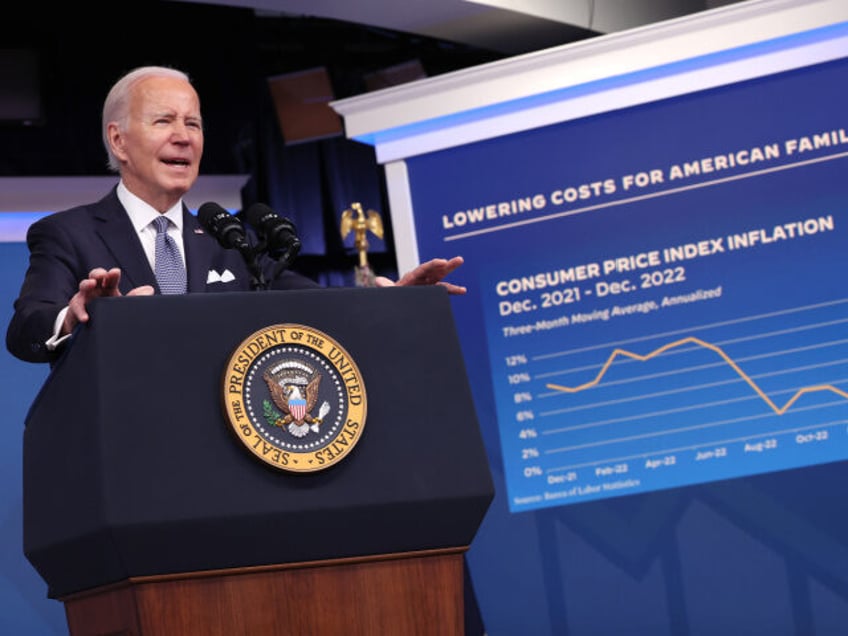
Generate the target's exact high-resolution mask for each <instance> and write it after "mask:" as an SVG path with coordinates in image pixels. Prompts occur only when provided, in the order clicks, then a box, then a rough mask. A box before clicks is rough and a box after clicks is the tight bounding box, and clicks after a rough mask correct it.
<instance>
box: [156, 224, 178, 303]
mask: <svg viewBox="0 0 848 636" xmlns="http://www.w3.org/2000/svg"><path fill="white" fill-rule="evenodd" d="M154 223H155V224H156V257H155V261H156V280H157V281H158V282H159V289H160V290H161V291H162V293H163V294H184V293H185V291H186V273H185V267H184V266H183V259H182V257H181V256H180V249H179V248H178V247H177V243H176V241H174V239H173V238H171V237H170V236H168V225H169V224H170V221H169V220H168V217H167V216H165V215H164V214H161V215H159V216H158V217H157V218H156V220H155V221H154Z"/></svg>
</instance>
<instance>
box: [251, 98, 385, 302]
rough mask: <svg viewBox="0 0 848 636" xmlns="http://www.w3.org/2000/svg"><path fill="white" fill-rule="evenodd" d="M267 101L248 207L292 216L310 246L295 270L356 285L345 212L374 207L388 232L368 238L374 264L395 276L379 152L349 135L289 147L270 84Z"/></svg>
mask: <svg viewBox="0 0 848 636" xmlns="http://www.w3.org/2000/svg"><path fill="white" fill-rule="evenodd" d="M262 102H263V104H264V107H263V110H262V113H261V114H260V117H259V123H258V126H257V130H258V133H257V139H256V141H255V142H254V146H255V148H254V156H255V157H256V158H255V164H254V165H253V166H252V167H251V169H250V174H251V180H250V183H249V184H248V185H247V187H246V188H245V191H244V192H243V197H242V198H243V202H244V205H245V207H246V206H247V205H249V204H250V203H253V202H255V201H260V202H262V203H266V204H267V205H269V206H270V207H271V209H273V210H274V211H275V212H276V213H277V214H279V215H281V216H284V217H287V218H289V219H291V220H292V221H293V222H294V223H295V225H296V227H297V230H298V236H299V237H300V239H301V242H302V243H303V247H302V249H301V253H300V256H299V257H298V259H297V261H296V262H295V264H294V265H293V267H292V269H295V270H297V271H299V272H300V273H303V274H305V275H307V276H309V277H310V278H313V279H314V280H316V281H318V282H319V283H321V284H323V285H326V286H328V287H342V286H352V285H354V266H355V265H356V264H357V262H358V254H357V252H356V250H355V248H354V246H353V239H354V237H353V234H352V233H351V234H350V235H348V236H347V237H346V238H345V239H344V240H342V236H341V232H340V229H339V225H340V221H341V215H342V212H343V211H344V210H346V209H348V208H350V207H351V204H352V203H354V202H358V203H360V204H361V205H362V208H363V210H365V211H367V210H375V211H377V212H378V213H379V214H380V216H381V217H382V219H383V226H384V234H383V239H382V240H381V239H379V238H378V237H377V236H375V235H374V234H371V233H369V234H368V236H367V240H368V262H369V264H370V265H371V267H372V269H374V271H375V273H376V274H377V275H383V276H389V277H390V278H393V279H396V278H397V265H396V260H395V255H394V248H393V241H392V236H391V220H390V218H389V211H388V204H387V198H386V189H385V177H384V173H383V168H382V166H380V165H379V164H378V163H377V160H376V155H375V152H374V149H373V148H372V147H371V146H369V145H367V144H362V143H359V142H356V141H352V140H350V139H347V138H346V137H344V136H343V135H338V136H335V137H330V138H325V139H317V140H314V141H308V142H299V143H296V144H287V143H286V141H285V139H284V138H283V135H282V132H281V130H280V126H279V122H278V120H277V116H276V112H275V111H274V110H273V105H272V104H271V98H270V95H268V94H267V87H266V95H265V98H264V100H262Z"/></svg>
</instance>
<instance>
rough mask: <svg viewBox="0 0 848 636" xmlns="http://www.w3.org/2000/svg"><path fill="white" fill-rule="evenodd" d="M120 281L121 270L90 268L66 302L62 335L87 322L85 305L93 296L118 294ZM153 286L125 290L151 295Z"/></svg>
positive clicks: (131, 294)
mask: <svg viewBox="0 0 848 636" xmlns="http://www.w3.org/2000/svg"><path fill="white" fill-rule="evenodd" d="M120 282H121V270H120V269H119V268H117V267H113V268H112V269H110V270H108V271H107V270H105V269H103V268H102V267H98V268H96V269H93V270H91V271H90V272H89V273H88V278H85V279H83V280H81V281H80V284H79V291H78V292H77V293H76V294H74V296H73V298H71V300H70V302H69V303H68V313H66V314H65V321H64V323H63V324H62V335H67V334H69V333H71V332H72V331H73V330H74V327H76V326H77V325H78V324H79V323H81V322H88V311H87V310H86V306H87V305H88V303H89V302H90V301H91V300H92V299H94V298H103V297H108V296H120V295H121V292H120V290H119V289H118V283H120ZM152 295H153V287H151V286H150V285H142V286H141V287H136V288H135V289H131V290H130V291H129V292H127V296H152Z"/></svg>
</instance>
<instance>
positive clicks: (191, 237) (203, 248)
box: [183, 205, 217, 293]
mask: <svg viewBox="0 0 848 636" xmlns="http://www.w3.org/2000/svg"><path fill="white" fill-rule="evenodd" d="M210 238H211V237H209V236H207V234H206V232H205V231H204V230H203V228H202V227H201V225H200V221H198V220H197V218H196V217H195V216H194V215H193V214H191V212H189V211H188V208H186V206H185V205H184V206H183V248H184V249H185V260H186V274H187V276H186V280H187V285H188V287H187V290H188V292H189V293H191V292H202V291H206V277H207V276H208V274H209V268H210V267H211V265H212V259H213V257H214V247H215V246H216V245H217V243H216V242H215V241H214V240H210Z"/></svg>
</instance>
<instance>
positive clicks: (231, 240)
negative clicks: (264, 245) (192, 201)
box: [197, 201, 250, 252]
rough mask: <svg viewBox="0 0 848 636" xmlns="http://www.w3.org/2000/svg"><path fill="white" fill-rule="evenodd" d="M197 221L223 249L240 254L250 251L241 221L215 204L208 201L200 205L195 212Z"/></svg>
mask: <svg viewBox="0 0 848 636" xmlns="http://www.w3.org/2000/svg"><path fill="white" fill-rule="evenodd" d="M197 220H198V221H200V224H201V225H202V226H203V227H204V228H205V229H206V231H207V232H209V233H210V234H211V235H212V236H214V237H215V238H216V239H217V240H218V243H220V244H221V245H222V246H223V247H225V248H227V249H237V250H239V251H240V252H245V251H247V250H250V243H249V242H248V240H247V234H246V233H245V231H244V226H243V225H242V224H241V221H239V220H238V219H237V218H236V217H235V216H233V215H232V214H230V213H229V212H227V211H226V210H225V209H224V208H222V207H221V206H220V205H218V204H217V203H214V202H212V201H210V202H208V203H204V204H203V205H201V206H200V208H198V210H197Z"/></svg>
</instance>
